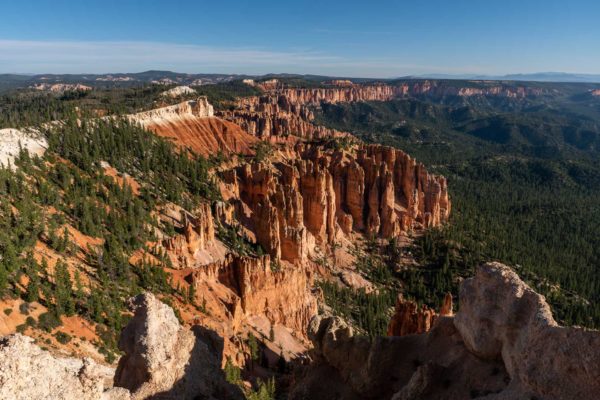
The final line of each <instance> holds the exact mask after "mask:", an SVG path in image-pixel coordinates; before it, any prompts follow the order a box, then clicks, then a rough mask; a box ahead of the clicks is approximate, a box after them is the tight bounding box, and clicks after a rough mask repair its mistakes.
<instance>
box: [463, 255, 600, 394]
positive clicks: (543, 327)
mask: <svg viewBox="0 0 600 400" xmlns="http://www.w3.org/2000/svg"><path fill="white" fill-rule="evenodd" d="M455 325H456V327H457V329H458V331H459V332H460V334H461V336H462V337H463V340H464V342H465V345H466V346H467V348H468V349H469V350H470V351H472V352H473V353H474V354H476V355H477V356H479V357H482V358H486V359H491V358H492V359H493V358H498V357H501V358H502V360H503V361H504V365H505V366H506V370H507V372H508V373H509V375H510V376H511V378H512V380H511V384H510V389H511V391H514V392H515V393H530V394H531V395H534V396H537V397H539V398H543V399H566V398H571V399H593V398H597V397H598V393H600V369H598V365H600V332H598V331H587V330H585V329H581V328H569V327H563V326H559V325H558V324H557V323H556V321H555V320H554V318H553V317H552V312H551V311H550V306H549V305H548V303H546V300H545V299H544V297H543V296H541V295H539V294H537V293H536V292H535V291H533V290H532V289H531V288H530V287H528V286H527V285H526V284H525V283H523V281H521V279H520V278H519V277H518V275H517V274H516V273H515V272H514V271H513V270H511V269H510V268H509V267H507V266H505V265H502V264H499V263H490V264H486V265H483V266H482V267H480V268H478V269H477V272H476V275H475V277H473V278H470V279H467V280H466V281H465V282H464V283H463V284H462V285H461V288H460V312H459V313H458V314H457V315H456V319H455ZM557 382H560V384H557Z"/></svg>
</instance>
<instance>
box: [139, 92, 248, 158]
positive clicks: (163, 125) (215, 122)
mask: <svg viewBox="0 0 600 400" xmlns="http://www.w3.org/2000/svg"><path fill="white" fill-rule="evenodd" d="M129 119H130V120H131V121H134V122H136V123H139V124H141V125H142V126H144V127H145V128H148V129H149V130H151V131H153V132H154V133H156V134H157V135H159V136H162V137H165V138H168V139H171V140H173V141H174V142H175V143H176V144H177V145H180V146H186V147H188V148H189V149H191V150H193V151H194V152H196V153H198V154H201V155H204V156H211V155H216V154H217V153H218V152H223V153H225V154H232V153H242V154H252V146H253V144H254V143H255V142H256V141H257V139H256V138H255V137H252V136H250V135H249V134H248V133H246V132H244V131H243V130H242V129H240V127H239V126H238V125H236V124H233V123H231V122H229V121H224V120H222V119H220V118H216V117H214V109H213V106H212V105H211V104H210V103H209V102H208V100H207V99H206V97H199V98H198V99H196V100H189V101H185V102H182V103H179V104H176V105H173V106H168V107H162V108H158V109H155V110H150V111H145V112H141V113H138V114H134V115H131V116H129Z"/></svg>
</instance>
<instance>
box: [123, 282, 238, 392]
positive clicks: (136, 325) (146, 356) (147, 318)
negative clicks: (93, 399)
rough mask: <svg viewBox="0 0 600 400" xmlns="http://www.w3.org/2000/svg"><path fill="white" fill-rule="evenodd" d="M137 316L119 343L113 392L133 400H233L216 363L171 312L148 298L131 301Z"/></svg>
mask: <svg viewBox="0 0 600 400" xmlns="http://www.w3.org/2000/svg"><path fill="white" fill-rule="evenodd" d="M132 307H133V310H134V312H135V314H134V316H133V318H132V319H131V321H130V322H129V324H128V325H127V326H126V327H125V329H124V330H123V332H122V334H121V338H120V340H119V348H120V349H121V350H122V351H123V352H124V353H125V355H124V356H123V357H122V358H121V360H120V361H119V366H118V368H117V372H116V375H115V386H119V387H123V388H126V389H128V390H129V391H130V392H131V398H132V399H147V398H164V399H195V398H206V399H236V398H243V397H242V396H241V393H240V391H239V389H236V388H235V387H233V386H232V385H229V384H228V383H227V382H226V381H225V379H224V376H223V373H222V371H221V369H220V367H221V365H220V362H219V360H218V358H217V357H216V356H215V355H214V354H212V353H211V352H210V350H209V348H208V346H207V345H206V344H205V343H204V342H202V341H201V340H200V339H199V338H197V337H196V336H195V335H194V333H192V331H190V330H189V329H187V328H183V327H182V326H181V325H180V324H179V321H178V320H177V317H176V316H175V313H174V312H173V310H172V309H171V308H170V307H168V306H167V305H165V304H163V303H161V302H160V301H158V300H157V299H156V297H154V295H152V294H150V293H145V294H141V295H139V296H137V297H136V298H135V299H133V301H132Z"/></svg>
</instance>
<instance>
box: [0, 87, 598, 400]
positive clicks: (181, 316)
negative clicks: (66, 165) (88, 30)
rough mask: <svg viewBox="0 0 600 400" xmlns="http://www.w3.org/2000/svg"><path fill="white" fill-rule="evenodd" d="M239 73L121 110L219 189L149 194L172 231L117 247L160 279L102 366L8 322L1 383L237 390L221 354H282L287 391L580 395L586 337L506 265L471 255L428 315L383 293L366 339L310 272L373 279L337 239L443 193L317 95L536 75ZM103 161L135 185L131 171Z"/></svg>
mask: <svg viewBox="0 0 600 400" xmlns="http://www.w3.org/2000/svg"><path fill="white" fill-rule="evenodd" d="M247 84H249V85H253V86H255V87H258V88H260V89H261V90H263V94H262V95H261V96H251V97H244V98H238V99H237V100H235V102H234V103H233V104H232V105H231V107H229V108H223V109H219V110H217V111H215V109H214V107H213V106H212V105H211V104H210V103H209V101H208V99H207V98H206V97H198V98H197V99H195V100H187V101H183V102H180V103H178V104H173V105H167V106H164V107H159V108H156V109H153V110H149V111H143V112H140V113H136V114H131V115H128V116H127V117H126V118H127V119H128V120H129V122H131V123H133V124H138V125H140V126H142V127H144V128H146V129H148V130H150V131H152V132H154V133H155V134H156V135H158V136H160V137H162V138H165V139H167V140H168V141H170V142H172V143H174V144H175V146H176V148H177V149H178V151H181V152H183V151H189V152H190V153H193V154H199V155H202V156H205V157H211V158H212V156H217V155H219V156H220V157H214V158H216V159H217V160H216V161H211V162H213V164H211V170H210V176H211V178H214V179H215V182H217V186H218V189H219V193H218V195H219V197H218V199H213V200H211V201H208V200H206V201H202V202H200V203H199V204H195V205H194V207H188V208H189V209H185V208H183V206H182V205H180V204H175V203H173V202H168V201H165V202H162V203H159V204H157V205H156V206H155V209H153V213H154V214H155V215H156V216H157V218H158V220H159V222H160V223H161V224H157V226H163V227H164V226H169V227H171V229H169V230H167V229H162V230H161V229H159V228H156V227H152V228H151V229H154V230H155V236H156V238H155V239H152V240H153V241H150V242H147V243H145V244H144V248H143V249H139V250H138V251H136V252H135V253H134V255H133V256H132V257H131V258H130V260H129V261H130V264H131V265H132V266H136V265H138V264H137V263H138V261H140V260H146V259H149V260H151V261H152V262H153V263H154V264H152V265H153V266H159V267H160V268H162V269H163V270H164V271H166V273H168V275H169V280H168V282H169V284H170V285H171V286H172V289H173V292H172V293H175V294H173V295H164V294H163V295H153V294H151V293H143V294H141V295H139V296H136V297H135V298H132V299H130V300H129V301H128V303H129V306H130V315H131V316H132V317H131V319H130V320H129V322H128V324H127V325H126V326H125V328H124V329H123V331H122V332H121V335H120V340H119V349H120V351H121V352H122V356H121V358H120V360H119V361H118V365H117V366H116V369H115V368H114V365H108V366H107V365H105V363H102V362H99V361H97V360H96V361H94V360H92V359H87V358H86V359H80V358H73V357H69V356H67V355H66V354H62V353H60V352H56V351H53V352H48V351H45V350H42V349H41V348H40V347H39V346H38V344H39V342H36V343H34V342H33V340H32V339H28V338H27V337H25V336H23V335H20V334H15V335H10V336H6V337H4V338H3V339H1V340H0V397H3V398H4V397H7V398H15V399H21V398H22V399H25V398H27V399H36V398H44V396H48V395H50V396H51V397H56V398H65V399H70V398H72V399H75V398H77V399H88V398H89V399H95V398H102V399H146V398H165V399H170V398H173V399H174V398H190V399H192V398H215V399H221V398H223V399H224V398H227V399H229V398H231V399H237V398H243V396H244V393H243V391H242V390H241V389H240V387H239V386H237V385H232V384H231V383H230V382H227V381H226V379H225V376H224V373H223V371H222V368H223V367H224V366H225V365H230V364H231V365H233V366H236V367H242V368H245V367H247V366H249V365H252V374H254V375H253V376H252V377H253V378H256V377H257V376H260V377H261V378H264V377H265V376H268V372H265V370H267V369H268V368H271V369H275V368H278V365H280V364H281V363H283V365H284V366H287V365H293V366H294V368H293V372H292V373H291V374H290V376H291V377H290V382H289V383H288V389H289V395H290V398H292V399H308V398H310V399H320V398H323V399H328V398H342V399H363V398H367V399H384V398H390V399H427V398H440V399H442V398H452V399H468V398H484V397H485V398H486V399H526V398H527V399H530V398H532V397H535V398H543V399H546V398H547V399H555V398H556V399H560V398H568V397H569V395H572V394H576V397H577V398H582V399H592V398H594V395H595V393H597V392H598V390H600V387H598V382H600V375H598V373H597V371H596V370H595V365H597V364H598V361H600V353H598V351H597V350H596V349H597V348H598V345H600V335H598V332H596V331H587V330H584V329H580V328H567V327H561V326H559V325H558V324H557V323H556V322H555V320H554V319H553V317H552V314H551V312H550V308H549V306H548V304H547V303H546V302H545V299H544V298H543V297H542V296H540V295H539V294H537V293H536V292H534V291H533V290H532V289H531V288H530V287H528V286H527V285H526V284H525V283H524V282H523V281H522V280H521V279H520V278H519V277H518V276H517V275H516V273H515V272H514V271H513V270H511V269H510V268H509V267H507V266H504V265H501V264H498V263H489V264H485V265H482V266H479V267H478V268H477V270H476V272H475V276H474V277H472V278H469V279H466V280H464V281H463V282H462V283H461V285H460V288H461V289H460V295H459V305H460V307H459V311H458V312H457V313H456V315H454V311H453V304H452V303H453V298H452V295H451V294H447V295H446V297H445V298H444V301H443V303H442V304H441V305H440V310H439V312H438V311H436V310H434V309H433V308H430V307H428V306H426V305H419V304H418V303H417V302H416V301H414V300H412V299H410V298H404V297H402V296H400V297H398V299H397V301H396V305H395V308H394V310H393V312H392V313H390V315H389V317H390V320H389V325H388V329H387V336H377V337H373V338H368V337H365V336H363V335H362V334H363V333H364V332H361V331H360V330H357V328H356V327H355V326H352V324H351V323H349V322H348V321H344V320H342V319H341V318H340V317H339V316H334V315H333V314H336V313H335V312H334V311H333V310H332V309H331V308H329V307H328V306H326V305H325V304H324V299H323V296H324V294H323V290H322V289H321V288H320V287H319V286H318V285H317V283H318V282H333V283H335V284H339V285H340V286H342V287H344V288H349V289H365V292H367V289H368V292H372V293H378V290H379V289H378V288H377V286H376V285H375V284H373V282H370V281H369V275H368V273H367V272H365V271H360V270H358V269H357V268H356V267H355V265H354V261H355V258H356V255H355V254H354V252H353V250H352V249H353V246H355V245H356V244H357V243H362V242H365V241H367V240H373V241H375V243H378V244H379V245H381V246H382V245H383V244H384V243H387V241H388V240H390V239H401V240H402V241H403V242H405V243H409V244H410V243H411V241H412V240H413V239H414V237H418V236H419V235H422V234H423V233H424V232H425V231H426V230H427V229H430V228H435V227H440V226H443V225H445V224H447V223H448V221H449V218H450V215H451V211H452V202H451V199H450V196H449V189H448V182H447V180H446V178H445V177H443V176H439V175H434V174H431V173H429V172H428V171H427V169H426V168H425V166H424V165H423V164H421V163H419V162H417V161H416V160H415V159H413V158H412V157H410V156H409V155H408V154H406V153H404V152H403V151H401V150H398V149H395V148H392V147H388V146H383V145H376V144H366V143H363V142H361V141H359V140H357V139H355V138H353V137H352V136H351V135H350V134H349V133H346V132H341V131H336V130H332V129H329V128H326V127H323V126H319V125H316V124H315V123H314V109H315V108H316V107H319V106H320V104H322V103H324V102H325V103H340V102H362V101H386V100H390V99H393V98H397V97H403V96H440V97H443V96H464V97H469V96H503V97H508V98H523V97H527V96H542V95H544V91H543V90H541V89H536V88H530V87H525V86H523V87H516V88H515V87H508V86H504V85H502V84H494V85H489V86H486V87H483V88H481V87H476V88H472V87H455V86H452V85H443V84H440V83H439V82H433V81H432V82H430V81H419V82H416V83H414V84H411V85H408V84H403V85H395V86H392V85H383V84H381V85H358V84H354V83H352V82H350V81H346V80H334V81H331V82H328V83H326V84H325V86H324V87H321V88H314V89H313V88H308V89H299V88H291V87H287V86H286V85H284V84H282V83H281V82H279V81H277V80H269V81H266V82H258V83H257V82H254V81H252V82H250V81H248V82H247ZM175 89H177V88H175ZM166 93H167V94H166V95H165V97H167V98H168V97H171V96H175V97H177V96H179V95H182V94H183V95H187V94H191V92H189V91H187V90H186V89H178V90H175V91H174V92H166ZM11 132H12V131H11ZM41 146H42V144H40V147H41ZM13 147H14V146H13ZM105 167H106V170H107V171H110V172H111V174H112V175H114V176H115V177H118V178H121V181H122V182H133V183H135V185H132V186H135V188H136V190H135V191H134V192H135V196H141V191H140V185H139V184H137V182H136V181H135V179H134V178H132V177H131V176H125V175H124V174H121V173H119V172H118V171H117V170H115V169H114V168H112V167H110V166H108V164H106V166H105ZM123 185H124V184H123ZM73 231H75V232H76V230H73ZM81 247H83V246H81ZM409 267H410V266H409ZM338 277H341V278H339V279H338ZM179 294H183V295H185V296H186V297H187V299H186V300H183V299H182V298H181V297H183V296H180V295H179ZM390 311H391V310H390ZM250 338H258V340H259V341H260V342H261V345H262V346H263V348H264V349H265V354H266V355H265V358H266V360H264V362H263V360H261V362H260V363H261V364H266V367H264V368H265V369H261V368H263V366H262V365H261V366H260V367H256V370H254V368H255V367H254V363H255V360H253V358H252V357H253V354H252V353H253V349H252V348H251V345H250V344H249V343H250V341H251V339H250ZM581 354H583V355H585V356H583V357H582V356H579V355H581ZM553 357H556V358H557V359H558V360H559V362H558V363H557V362H555V360H554V359H553ZM540 366H543V368H540ZM564 381H568V382H567V383H566V384H564V385H555V384H553V383H555V382H564ZM324 382H325V383H326V385H324ZM324 386H326V387H324ZM486 396H487V397H486Z"/></svg>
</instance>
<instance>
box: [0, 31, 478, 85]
mask: <svg viewBox="0 0 600 400" xmlns="http://www.w3.org/2000/svg"><path fill="white" fill-rule="evenodd" d="M408 57H409V56H408V55H406V58H408ZM148 69H165V70H173V71H178V72H190V73H194V72H195V73H198V72H221V73H247V74H264V73H269V72H288V73H308V74H324V75H336V76H362V77H372V78H385V77H392V76H400V75H408V74H415V73H424V72H475V71H474V70H475V69H478V68H476V67H475V68H474V67H463V68H458V67H454V68H452V67H450V68H448V67H445V68H442V67H437V66H432V65H418V64H409V63H405V62H403V60H401V59H400V58H364V57H358V58H357V59H354V58H347V57H341V56H337V55H331V54H324V53H322V52H315V51H311V50H309V49H308V50H307V49H297V50H293V51H274V50H265V49H261V48H248V47H231V48H225V47H214V46H202V45H191V44H174V43H163V42H132V41H90V42H87V41H26V40H2V39H0V72H21V73H110V72H136V71H142V70H148Z"/></svg>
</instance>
